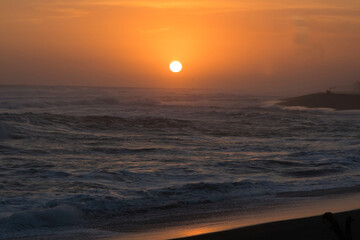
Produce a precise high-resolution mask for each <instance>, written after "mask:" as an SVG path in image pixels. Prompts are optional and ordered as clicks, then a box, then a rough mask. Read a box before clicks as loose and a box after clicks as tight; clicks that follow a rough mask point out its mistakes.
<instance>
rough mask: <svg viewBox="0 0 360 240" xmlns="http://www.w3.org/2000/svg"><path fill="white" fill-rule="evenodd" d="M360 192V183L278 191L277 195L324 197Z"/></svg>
mask: <svg viewBox="0 0 360 240" xmlns="http://www.w3.org/2000/svg"><path fill="white" fill-rule="evenodd" d="M358 192H360V185H356V186H350V187H336V188H327V189H314V190H310V191H290V192H280V193H277V194H276V196H277V197H322V196H328V195H342V194H349V193H358Z"/></svg>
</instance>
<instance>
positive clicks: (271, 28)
mask: <svg viewBox="0 0 360 240" xmlns="http://www.w3.org/2000/svg"><path fill="white" fill-rule="evenodd" d="M359 42H360V1H358V0H344V1H338V0H336V1H335V0H312V1H310V0H301V1H300V0H262V1H258V0H221V1H220V0H210V1H204V0H191V1H190V0H176V1H170V0H168V1H165V0H157V1H153V0H139V1H138V0H74V1H70V0H62V1H58V0H0V53H1V54H0V73H1V74H0V84H37V85H38V84H41V85H43V84H44V85H83V86H84V85H85V86H128V87H164V88H168V87H186V88H188V87H197V88H221V89H234V90H238V91H243V92H248V93H270V94H272V93H302V92H306V91H313V90H325V89H326V88H328V87H331V86H334V85H338V86H340V85H344V84H350V83H352V82H354V81H357V80H360V46H359ZM172 60H179V61H181V62H182V63H183V71H182V72H181V73H179V74H174V73H171V72H170V71H169V69H168V65H169V63H170V62H171V61H172Z"/></svg>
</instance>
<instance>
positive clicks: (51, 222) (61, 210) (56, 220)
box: [0, 204, 82, 231]
mask: <svg viewBox="0 0 360 240" xmlns="http://www.w3.org/2000/svg"><path fill="white" fill-rule="evenodd" d="M81 215H82V214H81V212H80V211H79V210H78V209H77V208H76V207H74V206H71V205H66V204H62V205H58V206H55V207H52V208H38V209H31V210H27V211H23V212H18V213H14V214H12V215H11V216H8V217H4V218H0V226H1V227H0V229H1V228H5V229H8V230H12V231H14V230H20V231H23V230H24V229H29V228H43V227H59V226H68V225H74V224H77V223H79V222H81V219H82V218H81Z"/></svg>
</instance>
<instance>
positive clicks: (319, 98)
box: [278, 91, 360, 110]
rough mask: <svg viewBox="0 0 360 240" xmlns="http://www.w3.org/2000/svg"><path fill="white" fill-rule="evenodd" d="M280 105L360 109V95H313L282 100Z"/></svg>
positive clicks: (329, 93)
mask: <svg viewBox="0 0 360 240" xmlns="http://www.w3.org/2000/svg"><path fill="white" fill-rule="evenodd" d="M278 104H279V105H282V106H301V107H307V108H333V109H335V110H355V109H360V94H358V93H356V94H354V93H351V94H348V93H333V92H330V91H326V92H324V93H313V94H308V95H303V96H299V97H293V98H286V99H282V100H281V102H280V103H278Z"/></svg>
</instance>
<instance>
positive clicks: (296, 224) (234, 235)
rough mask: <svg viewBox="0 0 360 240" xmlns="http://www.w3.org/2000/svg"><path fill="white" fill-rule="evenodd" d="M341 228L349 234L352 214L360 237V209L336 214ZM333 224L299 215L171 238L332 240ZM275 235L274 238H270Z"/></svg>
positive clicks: (356, 236)
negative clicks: (286, 218) (348, 224)
mask: <svg viewBox="0 0 360 240" xmlns="http://www.w3.org/2000/svg"><path fill="white" fill-rule="evenodd" d="M333 215H334V217H335V219H336V220H337V222H338V224H339V225H340V227H341V230H342V231H343V232H344V233H345V222H346V218H347V217H348V216H351V217H352V219H354V220H355V221H354V222H353V223H352V229H351V234H352V239H359V238H360V228H359V226H360V222H359V220H360V209H356V210H352V211H346V212H339V213H334V214H333ZM330 226H331V224H330V223H329V222H328V221H327V220H326V219H325V218H324V217H323V215H317V216H311V217H305V218H296V219H289V220H283V221H275V222H269V223H263V224H258V225H252V226H247V227H241V228H235V229H230V230H225V231H219V232H213V233H207V234H202V235H196V236H190V237H185V238H174V239H171V240H223V239H226V240H235V239H252V240H262V239H277V240H287V239H299V240H300V239H307V240H322V239H324V240H329V239H330V240H331V239H337V237H336V234H335V232H334V231H332V230H331V229H330ZM269 236H271V238H269Z"/></svg>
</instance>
